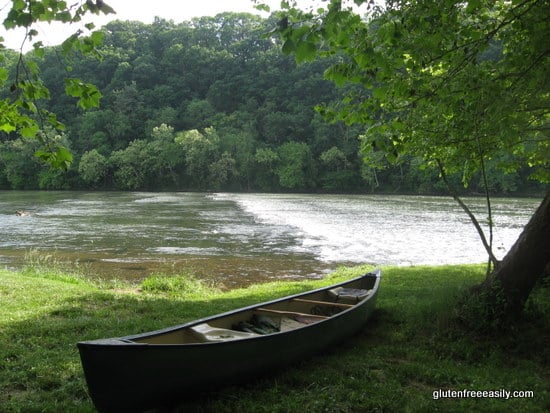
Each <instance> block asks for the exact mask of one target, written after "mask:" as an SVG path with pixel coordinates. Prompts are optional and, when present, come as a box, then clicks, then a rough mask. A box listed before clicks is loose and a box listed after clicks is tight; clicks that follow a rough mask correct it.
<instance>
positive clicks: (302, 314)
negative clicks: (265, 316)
mask: <svg viewBox="0 0 550 413" xmlns="http://www.w3.org/2000/svg"><path fill="white" fill-rule="evenodd" d="M254 311H259V312H262V313H272V314H279V315H287V316H296V317H307V318H312V319H317V320H325V319H327V318H330V317H326V316H324V315H316V314H306V313H299V312H297V311H283V310H272V309H270V308H262V307H260V308H256V309H255V310H254Z"/></svg>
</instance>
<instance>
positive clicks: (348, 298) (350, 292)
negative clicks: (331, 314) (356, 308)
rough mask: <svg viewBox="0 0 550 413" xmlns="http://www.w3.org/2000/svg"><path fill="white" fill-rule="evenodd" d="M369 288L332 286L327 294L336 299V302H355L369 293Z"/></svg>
mask: <svg viewBox="0 0 550 413" xmlns="http://www.w3.org/2000/svg"><path fill="white" fill-rule="evenodd" d="M370 292H371V290H364V289H359V288H343V287H338V288H333V289H332V290H329V291H328V293H329V295H330V296H331V297H332V298H334V299H335V300H336V302H337V303H347V304H355V303H358V302H359V301H362V300H364V299H365V298H367V296H368V295H369V294H370Z"/></svg>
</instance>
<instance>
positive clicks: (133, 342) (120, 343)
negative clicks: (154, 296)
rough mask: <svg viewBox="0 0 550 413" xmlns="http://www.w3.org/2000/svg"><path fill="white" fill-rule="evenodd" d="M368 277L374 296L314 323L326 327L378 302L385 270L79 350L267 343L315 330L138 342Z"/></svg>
mask: <svg viewBox="0 0 550 413" xmlns="http://www.w3.org/2000/svg"><path fill="white" fill-rule="evenodd" d="M367 277H372V278H376V280H375V281H374V285H373V287H372V292H371V293H370V294H368V295H367V296H366V297H365V298H363V299H362V300H361V301H358V302H357V303H356V304H354V305H353V306H349V305H346V303H341V304H342V307H343V310H342V311H340V312H338V313H336V314H334V315H332V316H330V317H327V318H326V319H320V320H319V321H317V322H315V323H314V325H322V324H324V323H326V322H329V321H331V320H335V319H338V318H340V317H345V315H346V314H347V313H349V312H353V311H355V310H357V309H358V308H360V307H362V306H364V305H367V303H369V302H370V301H371V300H372V299H375V298H376V296H377V293H378V286H379V284H380V278H381V271H380V270H374V271H371V272H369V273H366V274H363V275H361V276H358V277H355V278H352V279H349V280H346V281H342V282H340V283H338V284H331V285H329V286H325V287H320V288H317V289H314V290H308V291H304V292H300V293H296V294H293V295H288V296H284V297H280V298H276V299H273V300H270V301H264V302H261V303H256V304H252V305H249V306H246V307H241V308H238V309H235V310H230V311H226V312H223V313H218V314H214V315H210V316H207V317H203V318H200V319H195V320H192V321H189V322H186V323H183V324H179V325H175V326H171V327H166V328H163V329H159V330H153V331H148V332H144V333H139V334H132V335H129V336H122V337H114V338H106V339H96V340H89V341H82V342H79V343H78V344H77V345H78V347H81V346H90V345H91V346H108V347H111V348H113V349H114V348H117V347H120V348H121V349H123V348H125V347H127V346H132V347H134V348H135V347H144V348H150V347H171V348H173V347H185V348H189V347H195V346H201V347H202V346H212V345H217V346H220V345H223V344H231V343H235V342H243V341H250V340H266V339H269V338H272V337H273V336H277V335H283V334H292V333H293V332H295V331H297V330H301V329H303V328H311V327H312V324H304V325H303V326H300V327H297V328H295V329H292V330H286V331H278V332H274V333H270V334H265V335H257V336H255V337H249V338H240V339H238V340H229V341H223V342H196V343H195V342H194V343H147V342H139V341H137V340H142V339H147V338H151V337H156V336H161V335H164V334H168V333H173V332H176V331H178V330H182V329H188V328H190V327H193V326H196V325H199V324H203V323H208V322H211V321H215V320H218V319H222V318H225V317H228V316H233V315H236V314H239V313H245V312H249V311H255V310H259V309H260V308H262V307H264V306H268V305H272V304H277V303H281V302H285V301H289V300H293V299H296V298H300V297H304V296H307V295H311V294H315V293H319V292H324V291H328V290H331V289H333V288H338V287H342V286H345V285H348V284H351V283H353V282H356V281H360V280H362V279H365V278H367Z"/></svg>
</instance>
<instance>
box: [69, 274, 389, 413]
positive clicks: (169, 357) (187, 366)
mask: <svg viewBox="0 0 550 413" xmlns="http://www.w3.org/2000/svg"><path fill="white" fill-rule="evenodd" d="M360 278H361V277H360ZM379 281H380V273H379V272H377V273H373V274H367V275H365V276H363V277H362V282H363V283H364V284H365V285H366V286H368V287H370V288H371V289H372V290H373V293H372V294H371V296H370V297H368V298H367V299H366V300H363V301H362V302H361V303H359V304H358V305H356V306H354V307H352V308H350V309H349V310H346V311H343V312H341V313H339V314H337V315H336V316H333V317H331V318H327V319H325V320H323V321H320V322H317V323H314V324H310V325H308V326H305V327H302V328H298V329H295V330H291V331H285V332H279V333H274V334H269V335H263V336H258V337H254V338H250V339H242V340H233V341H226V342H213V343H192V344H168V345H158V344H148V343H139V342H138V343H136V342H135V341H134V340H136V339H137V341H139V339H140V338H142V337H144V336H147V334H142V335H137V336H129V337H125V338H121V339H107V340H94V341H88V342H81V343H78V348H79V351H80V356H81V360H82V365H83V368H84V372H85V376H86V380H87V383H88V388H89V391H90V395H91V397H92V400H93V401H94V404H95V406H96V408H97V409H98V410H99V411H101V412H126V411H128V412H138V411H144V410H147V409H149V408H152V407H158V406H163V405H170V404H173V403H175V402H177V401H181V400H184V399H185V398H188V397H190V396H196V395H197V394H199V393H201V392H205V391H211V390H214V389H216V388H220V387H222V386H227V385H231V384H236V383H239V382H242V381H244V380H250V379H251V378H253V377H257V376H259V375H262V374H265V373H266V372H270V371H273V370H275V369H279V368H281V367H282V366H284V365H287V364H290V363H293V362H296V361H298V360H301V359H303V358H305V357H307V356H310V355H312V354H314V353H318V352H320V351H322V350H324V349H327V348H329V347H331V346H333V345H335V344H337V343H338V342H341V341H342V340H344V339H346V338H348V337H350V336H352V335H353V334H355V333H357V332H358V331H359V330H360V329H361V328H363V326H364V324H365V322H366V321H367V319H368V317H369V315H370V314H371V312H372V311H373V309H374V305H375V301H376V296H377V290H378V284H379ZM342 284H344V283H342ZM316 291H317V290H316ZM306 294H307V293H305V294H297V295H296V296H293V297H301V296H304V295H306ZM284 299H288V297H285V298H284ZM281 300H283V299H281ZM278 301H280V300H273V301H270V302H269V303H263V304H261V305H259V306H254V307H260V306H266V305H268V304H270V303H276V302H278ZM250 308H252V307H247V309H250ZM239 311H243V310H236V311H234V312H230V313H224V314H221V315H218V316H213V317H209V318H206V319H202V320H198V321H195V322H192V323H187V324H184V325H182V326H177V327H173V328H172V330H176V329H182V328H187V327H188V326H189V325H193V324H197V323H199V322H201V323H203V322H205V321H210V320H215V319H217V318H221V317H225V316H227V315H228V314H235V313H238V312H239ZM167 330H170V329H167ZM167 330H163V331H167ZM149 334H155V332H153V333H149Z"/></svg>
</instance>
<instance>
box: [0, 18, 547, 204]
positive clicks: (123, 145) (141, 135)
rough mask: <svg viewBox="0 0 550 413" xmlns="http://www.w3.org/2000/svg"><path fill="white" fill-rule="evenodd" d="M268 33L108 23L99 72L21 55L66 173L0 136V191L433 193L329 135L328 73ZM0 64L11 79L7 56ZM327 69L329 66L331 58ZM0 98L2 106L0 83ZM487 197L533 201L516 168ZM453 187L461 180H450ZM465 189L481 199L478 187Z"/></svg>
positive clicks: (433, 183)
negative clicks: (94, 91) (74, 92)
mask: <svg viewBox="0 0 550 413" xmlns="http://www.w3.org/2000/svg"><path fill="white" fill-rule="evenodd" d="M275 24H276V22H275V21H274V20H273V19H270V18H268V19H263V18H260V17H258V16H254V15H251V14H241V13H238V14H237V13H223V14H219V15H217V16H215V17H203V18H198V19H194V20H192V21H188V22H183V23H179V24H176V23H174V22H172V21H166V20H163V19H158V18H157V19H155V21H154V22H153V23H152V24H144V23H140V22H134V21H125V22H123V21H114V22H111V23H109V24H107V25H106V26H105V27H104V28H103V33H104V41H103V45H102V46H101V47H100V49H99V54H100V59H95V58H93V57H90V56H76V57H73V58H72V61H71V62H70V70H71V71H70V72H67V62H66V61H65V57H63V55H62V53H61V49H60V48H61V46H59V47H52V48H47V49H46V51H45V53H43V54H42V53H41V54H34V52H32V51H31V52H28V53H27V54H26V55H25V59H26V60H27V62H33V63H36V64H37V65H38V66H39V67H40V73H41V80H42V81H43V82H44V83H45V85H46V86H47V87H48V88H49V90H50V91H51V96H50V98H49V99H47V100H40V101H38V102H37V104H38V105H42V106H43V107H46V108H47V109H48V110H50V111H52V112H54V113H56V114H57V116H58V118H59V119H60V121H62V122H63V123H65V125H66V126H67V128H66V130H65V132H63V133H62V134H58V133H57V132H53V131H52V132H51V135H52V136H51V137H50V138H51V139H54V140H58V141H60V142H62V143H63V145H65V146H66V147H68V148H69V149H70V150H71V151H72V153H73V155H74V162H73V164H72V165H71V167H70V168H69V169H68V170H66V171H65V170H62V169H51V168H50V167H49V166H48V165H45V164H44V163H43V162H41V160H40V159H38V158H37V157H36V156H34V154H35V153H36V151H38V150H40V144H39V142H38V141H36V140H33V139H23V138H21V137H19V136H17V135H16V134H15V133H9V134H8V133H5V132H0V189H38V188H40V189H117V190H199V191H207V190H224V191H272V192H279V191H285V192H287V191H296V192H298V191H300V192H401V193H411V194H438V193H444V192H445V189H444V186H443V185H442V184H441V182H440V180H439V177H438V173H437V171H436V170H432V169H430V168H423V169H421V168H420V167H419V165H420V164H421V163H422V162H421V159H415V158H413V157H409V158H405V159H403V160H402V162H401V163H400V164H399V166H397V167H396V166H391V167H390V166H389V165H386V164H384V163H383V162H382V163H379V164H378V165H373V164H372V163H370V164H368V165H367V164H366V163H365V162H363V156H362V150H361V142H362V140H361V135H362V134H363V133H364V130H362V129H361V128H360V127H358V126H353V127H351V126H347V125H345V124H343V123H328V122H326V121H325V120H324V119H323V117H322V116H321V115H320V114H319V113H317V112H316V110H315V106H316V105H319V104H330V103H331V102H336V101H338V100H340V99H342V96H343V95H342V91H341V90H339V89H337V88H336V87H335V86H334V85H333V84H332V83H331V82H329V81H326V80H324V77H323V74H324V71H325V70H326V68H327V67H328V66H329V64H330V63H331V61H329V60H328V59H327V60H325V61H323V60H318V61H315V62H312V63H306V64H301V65H296V63H295V61H294V58H293V57H290V56H287V55H285V54H283V53H282V52H281V44H280V41H278V40H277V39H276V38H270V37H268V36H266V35H265V33H268V32H269V31H270V30H271V29H272V28H273V26H274V25H275ZM0 53H1V54H2V55H3V57H4V61H5V62H7V64H8V67H9V68H10V70H11V76H13V77H14V78H15V76H16V75H17V74H16V71H17V70H18V60H19V54H18V53H17V52H15V51H11V50H2V51H0ZM335 58H336V57H332V59H335ZM68 75H70V76H74V77H78V78H81V79H83V80H85V81H86V82H90V83H93V84H94V85H96V86H97V87H98V88H99V89H100V90H101V92H102V95H103V97H102V100H101V105H100V107H99V108H98V109H92V110H86V111H84V110H82V109H80V108H78V107H77V106H76V105H75V102H74V100H71V98H70V97H67V95H66V94H65V93H64V91H65V84H64V79H65V78H66V77H67V76H68ZM5 85H6V87H5V88H4V90H0V96H6V95H7V94H9V93H11V92H10V90H9V85H10V82H9V81H7V82H5ZM497 162H498V160H495V159H494V160H489V162H488V166H487V168H488V175H489V186H490V189H491V191H492V192H494V193H498V194H528V193H535V192H538V191H539V190H540V186H538V184H536V183H535V182H531V181H528V180H527V178H526V177H527V176H528V174H529V171H528V168H527V166H525V167H524V168H523V169H521V168H520V169H519V171H514V172H510V173H509V174H502V173H496V172H494V171H491V165H493V166H494V165H496V164H497ZM450 178H451V179H452V180H453V182H454V183H455V185H456V186H457V187H462V183H461V176H452V177H450ZM475 182H476V181H475V180H474V182H473V184H470V186H469V187H468V188H467V189H465V190H467V191H468V192H469V193H476V192H483V190H482V189H480V185H481V184H479V185H476V184H475Z"/></svg>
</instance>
